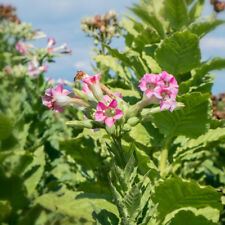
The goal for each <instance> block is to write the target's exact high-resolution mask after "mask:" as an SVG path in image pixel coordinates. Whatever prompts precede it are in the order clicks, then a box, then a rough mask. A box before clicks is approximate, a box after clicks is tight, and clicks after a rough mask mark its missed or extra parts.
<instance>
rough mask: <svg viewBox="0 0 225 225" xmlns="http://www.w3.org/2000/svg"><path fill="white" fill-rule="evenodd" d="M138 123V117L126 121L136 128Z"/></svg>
mask: <svg viewBox="0 0 225 225" xmlns="http://www.w3.org/2000/svg"><path fill="white" fill-rule="evenodd" d="M139 122H140V119H139V118H138V117H131V118H129V119H128V121H127V123H128V124H129V125H130V126H136V125H137V124H138V123H139Z"/></svg>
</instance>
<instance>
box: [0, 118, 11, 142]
mask: <svg viewBox="0 0 225 225" xmlns="http://www.w3.org/2000/svg"><path fill="white" fill-rule="evenodd" d="M12 128H13V124H12V121H11V120H10V119H9V118H8V117H7V116H5V115H3V114H0V140H4V139H6V138H8V137H9V136H10V134H11V132H12Z"/></svg>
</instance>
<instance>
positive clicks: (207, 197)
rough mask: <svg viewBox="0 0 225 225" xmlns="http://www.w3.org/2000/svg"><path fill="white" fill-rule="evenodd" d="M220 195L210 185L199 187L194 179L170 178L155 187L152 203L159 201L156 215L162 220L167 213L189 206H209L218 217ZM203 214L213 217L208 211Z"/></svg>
mask: <svg viewBox="0 0 225 225" xmlns="http://www.w3.org/2000/svg"><path fill="white" fill-rule="evenodd" d="M220 197H221V194H220V193H218V192H217V191H215V190H213V189H212V188H210V187H204V188H201V187H200V186H199V185H198V184H197V183H196V182H194V181H191V182H185V181H182V179H180V178H170V179H168V180H166V181H165V182H163V183H160V184H159V186H157V187H156V189H155V194H154V195H153V197H152V198H153V201H154V203H157V202H159V206H158V212H159V214H158V217H159V219H160V220H164V219H165V217H166V216H167V215H168V214H169V213H171V212H174V211H176V212H177V211H178V210H179V209H185V208H189V207H191V208H195V209H201V208H206V207H210V209H211V210H213V213H214V216H215V213H216V215H217V216H216V217H219V211H220V210H221V209H222V204H221V203H220ZM214 209H216V211H215V210H214ZM203 216H204V217H206V218H208V219H210V220H212V219H213V218H211V215H210V213H209V214H203ZM217 219H218V218H217Z"/></svg>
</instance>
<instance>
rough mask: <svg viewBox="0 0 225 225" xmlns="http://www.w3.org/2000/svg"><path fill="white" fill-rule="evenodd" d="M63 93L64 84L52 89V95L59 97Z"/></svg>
mask: <svg viewBox="0 0 225 225" xmlns="http://www.w3.org/2000/svg"><path fill="white" fill-rule="evenodd" d="M62 91H63V84H59V85H58V86H56V87H55V88H53V89H52V94H53V95H58V94H61V93H62Z"/></svg>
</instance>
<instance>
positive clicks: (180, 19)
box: [164, 0, 188, 30]
mask: <svg viewBox="0 0 225 225" xmlns="http://www.w3.org/2000/svg"><path fill="white" fill-rule="evenodd" d="M164 4H165V7H164V16H165V19H166V20H168V21H169V24H170V26H171V27H172V28H173V29H174V30H180V29H181V28H182V27H183V26H185V25H187V23H188V12H187V5H186V2H185V0H166V1H164Z"/></svg>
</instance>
